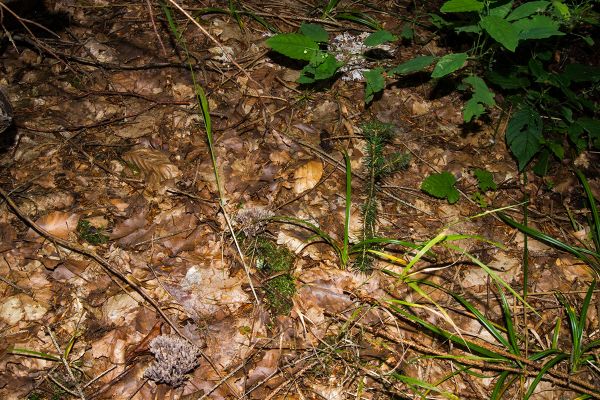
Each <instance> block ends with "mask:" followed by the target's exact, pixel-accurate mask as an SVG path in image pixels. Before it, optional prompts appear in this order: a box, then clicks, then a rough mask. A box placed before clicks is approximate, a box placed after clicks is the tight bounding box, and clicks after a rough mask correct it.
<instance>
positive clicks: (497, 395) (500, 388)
mask: <svg viewBox="0 0 600 400" xmlns="http://www.w3.org/2000/svg"><path fill="white" fill-rule="evenodd" d="M511 374H512V372H510V371H504V372H502V373H501V374H500V376H499V377H498V380H497V381H496V384H495V385H494V390H493V391H492V394H491V396H490V400H500V399H503V398H504V392H506V390H507V389H508V388H509V387H510V386H511V385H512V384H513V383H514V381H515V380H516V379H517V376H513V378H512V379H511V380H510V381H509V382H508V384H507V385H506V386H505V385H504V382H505V381H506V379H507V378H509V377H510V375H511Z"/></svg>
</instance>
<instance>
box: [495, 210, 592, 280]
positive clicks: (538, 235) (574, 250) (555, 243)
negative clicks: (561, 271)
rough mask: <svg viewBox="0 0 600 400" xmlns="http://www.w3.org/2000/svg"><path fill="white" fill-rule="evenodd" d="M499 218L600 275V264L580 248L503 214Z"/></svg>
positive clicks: (499, 214)
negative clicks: (569, 255)
mask: <svg viewBox="0 0 600 400" xmlns="http://www.w3.org/2000/svg"><path fill="white" fill-rule="evenodd" d="M498 216H499V217H500V219H502V221H504V222H505V223H506V224H508V225H510V226H512V227H513V228H516V229H518V230H520V231H521V232H523V233H525V234H527V235H529V236H531V237H532V238H534V239H536V240H539V241H540V242H544V243H546V244H548V245H550V246H552V247H556V248H558V249H561V250H563V251H566V252H568V253H571V254H573V255H574V256H575V257H577V258H579V259H580V260H581V261H583V262H585V263H586V264H588V265H589V266H591V267H592V268H594V269H595V270H596V272H597V273H600V265H598V263H595V262H594V261H592V260H591V259H589V258H588V257H586V256H585V254H584V253H587V252H585V251H582V250H583V249H581V248H579V247H574V246H570V245H568V244H566V243H563V242H561V241H560V240H558V239H555V238H553V237H551V236H548V235H546V234H544V233H542V232H540V231H538V230H536V229H533V228H530V227H528V226H525V225H522V224H519V223H518V222H517V221H515V220H513V219H512V218H510V217H508V216H506V215H504V214H502V213H498ZM588 254H589V253H588ZM594 255H595V256H597V257H598V258H600V254H594Z"/></svg>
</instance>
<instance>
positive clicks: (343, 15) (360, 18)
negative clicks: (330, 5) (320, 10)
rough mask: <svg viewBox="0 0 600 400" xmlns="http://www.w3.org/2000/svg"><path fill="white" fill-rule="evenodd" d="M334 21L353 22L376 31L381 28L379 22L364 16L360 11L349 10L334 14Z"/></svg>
mask: <svg viewBox="0 0 600 400" xmlns="http://www.w3.org/2000/svg"><path fill="white" fill-rule="evenodd" d="M335 19H341V20H346V21H351V22H355V23H357V24H360V25H364V26H367V27H369V28H371V29H374V30H376V31H377V30H380V29H381V28H382V27H381V24H380V23H379V21H377V20H376V19H374V18H373V17H371V16H370V15H369V14H365V13H363V12H360V11H353V10H349V11H343V12H339V13H336V14H335Z"/></svg>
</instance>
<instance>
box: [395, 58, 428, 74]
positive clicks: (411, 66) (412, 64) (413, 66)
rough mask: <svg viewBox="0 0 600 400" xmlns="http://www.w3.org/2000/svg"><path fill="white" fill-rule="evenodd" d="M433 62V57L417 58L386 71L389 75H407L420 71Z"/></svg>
mask: <svg viewBox="0 0 600 400" xmlns="http://www.w3.org/2000/svg"><path fill="white" fill-rule="evenodd" d="M434 61H435V57H433V56H419V57H415V58H413V59H412V60H408V61H406V62H403V63H402V64H400V65H398V66H397V67H396V68H393V69H391V70H389V71H388V74H389V75H407V74H412V73H413V72H418V71H422V70H424V69H425V68H427V67H428V66H430V65H431V63H433V62H434Z"/></svg>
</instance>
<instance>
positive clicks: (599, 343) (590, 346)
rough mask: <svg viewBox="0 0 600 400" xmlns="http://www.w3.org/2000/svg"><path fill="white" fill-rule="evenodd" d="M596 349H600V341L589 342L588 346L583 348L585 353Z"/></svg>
mask: <svg viewBox="0 0 600 400" xmlns="http://www.w3.org/2000/svg"><path fill="white" fill-rule="evenodd" d="M596 347H600V339H596V340H593V341H591V342H589V343H588V344H586V345H585V346H583V352H584V353H585V352H587V351H590V350H592V349H594V348H596Z"/></svg>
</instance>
